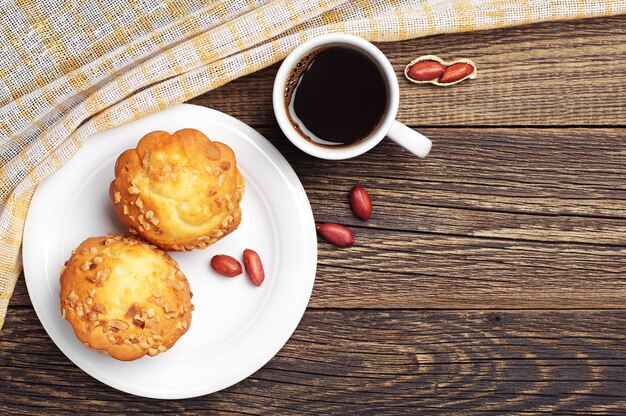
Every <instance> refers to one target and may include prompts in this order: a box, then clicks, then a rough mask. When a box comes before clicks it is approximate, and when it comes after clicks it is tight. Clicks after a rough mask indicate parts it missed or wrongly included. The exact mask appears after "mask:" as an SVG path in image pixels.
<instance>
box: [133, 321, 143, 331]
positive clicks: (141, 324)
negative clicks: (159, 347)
mask: <svg viewBox="0 0 626 416" xmlns="http://www.w3.org/2000/svg"><path fill="white" fill-rule="evenodd" d="M133 325H135V326H136V327H137V328H141V329H144V327H145V326H146V323H145V322H143V321H140V320H139V319H133Z"/></svg>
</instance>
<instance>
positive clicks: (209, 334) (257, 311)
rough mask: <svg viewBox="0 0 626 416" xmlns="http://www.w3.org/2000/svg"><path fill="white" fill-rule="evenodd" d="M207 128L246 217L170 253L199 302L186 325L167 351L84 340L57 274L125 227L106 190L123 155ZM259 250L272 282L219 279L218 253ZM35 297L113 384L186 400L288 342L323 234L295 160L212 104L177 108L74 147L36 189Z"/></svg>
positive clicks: (28, 244) (32, 213)
mask: <svg viewBox="0 0 626 416" xmlns="http://www.w3.org/2000/svg"><path fill="white" fill-rule="evenodd" d="M184 127H193V128H196V129H199V130H201V131H202V132H204V133H205V134H206V135H207V136H209V137H210V138H211V139H213V140H217V141H221V142H223V143H226V144H227V145H229V146H230V147H231V148H232V149H233V150H234V151H235V154H236V158H237V163H238V166H239V168H240V170H241V173H242V174H243V176H244V178H245V181H246V190H245V194H244V197H243V201H242V210H243V211H242V212H243V220H242V222H241V225H240V226H239V228H238V229H237V230H236V231H235V232H233V233H232V234H231V235H229V236H228V237H226V238H224V239H223V240H221V241H219V242H218V243H216V244H214V245H212V246H211V247H209V248H207V249H206V250H194V251H191V252H187V253H173V254H172V256H173V257H174V258H175V259H176V261H178V264H179V265H180V267H181V268H182V270H183V272H184V273H185V275H186V276H187V278H188V279H189V282H190V284H191V290H192V291H193V294H194V296H193V303H194V304H195V306H196V309H195V311H194V312H193V319H192V323H191V326H190V329H189V331H188V332H187V334H185V335H184V336H183V337H182V338H181V339H180V340H179V341H178V342H177V343H176V345H175V346H174V347H173V348H172V349H171V350H169V351H167V352H166V353H163V354H160V355H158V356H156V357H154V358H151V357H144V358H141V359H139V360H137V361H133V362H121V361H117V360H114V359H112V358H110V357H109V356H108V355H105V354H102V353H98V352H94V351H92V350H90V349H88V348H87V347H85V346H84V345H83V344H81V343H80V341H78V339H77V338H76V336H75V335H74V333H73V331H72V329H71V327H70V325H69V324H68V323H67V322H66V321H65V320H64V319H63V318H62V317H61V313H60V310H59V270H60V268H61V266H62V265H63V263H64V262H65V261H66V260H67V259H68V258H69V256H70V252H71V250H72V249H73V248H75V247H76V246H77V245H78V244H79V243H80V242H81V241H83V240H84V239H85V238H87V237H89V236H100V235H105V234H106V233H107V232H113V231H123V228H122V226H121V223H120V222H119V221H118V219H117V217H116V215H115V213H114V211H113V208H112V207H111V203H110V201H109V198H108V187H109V183H110V182H111V180H112V179H113V167H114V164H115V160H116V158H117V156H118V155H119V154H120V153H121V152H122V151H124V150H125V149H128V148H131V147H135V146H136V144H137V142H138V141H139V139H140V138H141V137H142V136H143V135H144V134H146V133H148V132H150V131H152V130H166V131H169V132H174V131H176V130H178V129H181V128H184ZM245 248H252V249H254V250H256V251H257V252H258V253H259V255H260V256H261V258H262V260H263V264H264V268H265V274H266V278H265V282H264V283H263V285H262V286H261V287H255V286H253V285H252V284H251V283H250V282H249V280H248V278H247V277H246V276H245V273H244V274H242V275H240V276H238V277H236V278H233V279H229V278H225V277H222V276H219V275H217V274H216V273H215V272H213V270H212V269H211V268H210V266H209V261H210V259H211V257H212V256H213V255H215V254H218V253H226V254H230V255H233V256H235V257H238V256H241V253H242V251H243V250H244V249H245ZM23 259H24V273H25V276H26V284H27V286H28V293H29V294H30V298H31V300H32V303H33V306H34V308H35V311H36V312H37V315H38V316H39V319H40V320H41V323H42V324H43V326H44V328H45V329H46V331H48V334H49V335H50V338H52V340H53V341H54V342H55V343H56V345H57V346H58V347H59V348H60V349H61V351H63V353H65V355H67V357H68V358H69V359H70V360H72V361H73V362H74V363H75V364H76V365H77V366H79V367H80V368H81V369H83V370H84V371H85V372H87V373H88V374H90V375H91V376H93V377H95V378H96V379H98V380H100V381H102V382H103V383H106V384H108V385H109V386H112V387H114V388H116V389H119V390H122V391H125V392H128V393H132V394H136V395H140V396H146V397H154V398H162V399H181V398H187V397H195V396H200V395H203V394H208V393H212V392H215V391H217V390H220V389H223V388H226V387H228V386H230V385H232V384H235V383H237V382H239V381H241V380H243V379H244V378H246V377H248V376H249V375H251V374H252V373H254V372H255V371H257V370H258V369H259V368H261V367H262V366H263V365H264V364H265V363H267V362H268V361H269V360H270V359H271V358H272V357H273V356H274V355H275V354H276V353H277V352H278V351H279V350H280V349H281V348H282V346H283V345H284V344H285V342H287V340H288V339H289V337H290V336H291V334H292V333H293V331H294V330H295V329H296V326H297V325H298V322H299V321H300V319H301V318H302V315H303V313H304V310H305V308H306V305H307V303H308V300H309V296H310V295H311V291H312V289H313V281H314V280H315V269H316V262H317V239H316V235H315V224H314V221H313V214H312V212H311V207H310V205H309V201H308V199H307V197H306V194H305V192H304V189H303V188H302V184H301V183H300V181H299V180H298V177H297V176H296V174H295V173H294V171H293V169H292V168H291V166H289V163H288V162H287V161H286V160H285V159H284V158H283V157H282V155H281V154H280V153H279V152H278V151H277V150H276V149H275V148H274V147H273V146H272V145H271V144H270V143H269V142H268V141H267V140H266V139H265V138H264V137H263V136H261V135H260V134H259V133H257V132H256V131H254V130H253V129H251V128H250V127H248V126H247V125H245V124H244V123H242V122H240V121H238V120H236V119H234V118H232V117H230V116H228V115H226V114H223V113H220V112H218V111H215V110H211V109H208V108H204V107H198V106H193V105H186V104H183V105H179V106H176V107H173V108H171V109H168V110H166V111H162V112H160V113H158V114H154V115H151V116H149V117H146V118H143V119H141V120H138V121H136V122H133V123H131V124H128V125H125V126H122V127H118V128H116V129H113V130H108V131H105V132H101V133H97V134H94V135H93V136H91V137H90V138H89V139H88V140H87V141H86V143H85V145H84V146H83V147H82V148H81V149H80V151H79V152H78V154H76V156H75V157H74V158H73V159H72V160H71V161H70V162H69V163H68V164H67V165H66V166H64V167H63V168H62V169H61V170H60V171H59V172H57V173H56V174H55V175H54V176H52V177H51V178H49V179H48V180H47V181H45V183H43V184H41V185H40V186H39V187H38V188H37V191H36V192H35V195H34V196H33V199H32V202H31V205H30V209H29V211H28V217H27V219H26V228H25V230H24V245H23Z"/></svg>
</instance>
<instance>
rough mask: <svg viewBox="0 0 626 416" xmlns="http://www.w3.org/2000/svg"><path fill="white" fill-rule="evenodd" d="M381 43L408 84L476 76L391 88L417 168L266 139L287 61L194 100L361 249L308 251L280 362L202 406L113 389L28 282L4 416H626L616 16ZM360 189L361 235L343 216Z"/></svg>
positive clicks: (625, 24) (19, 306)
mask: <svg viewBox="0 0 626 416" xmlns="http://www.w3.org/2000/svg"><path fill="white" fill-rule="evenodd" d="M379 46H380V48H381V49H382V50H383V52H385V53H386V54H387V56H389V58H390V59H391V61H392V63H393V64H394V67H395V68H396V70H397V72H398V75H399V77H401V72H402V70H403V68H404V65H405V64H406V63H407V62H408V61H410V60H411V59H413V58H415V57H417V56H419V55H424V54H430V53H435V54H438V55H440V56H441V57H443V58H445V59H452V58H456V57H468V58H472V59H474V60H475V62H477V64H478V68H479V77H478V78H477V79H476V80H474V81H470V82H466V83H463V84H461V85H459V86H457V87H452V88H436V87H432V86H415V85H413V84H409V83H408V82H403V79H402V78H400V90H401V97H402V98H401V100H402V104H401V107H400V112H399V115H398V117H399V118H400V120H401V121H403V122H405V123H408V124H410V125H412V126H421V127H420V131H422V132H423V133H424V134H426V135H427V136H429V137H430V138H431V139H433V142H434V148H433V151H432V153H431V155H430V156H429V157H428V158H427V159H426V160H418V159H417V158H415V157H413V156H411V155H409V154H407V153H406V152H405V151H404V150H402V149H400V148H399V147H398V146H396V145H394V144H393V143H388V142H384V143H382V144H381V145H379V146H378V147H376V148H375V149H374V150H372V151H371V152H369V153H368V154H366V155H364V156H362V157H359V158H357V159H354V160H350V161H342V162H329V161H322V160H318V159H313V158H311V157H308V156H306V155H304V154H303V153H302V152H300V151H299V150H297V149H296V148H295V147H294V146H293V145H291V144H290V143H289V142H288V141H287V140H286V139H285V138H284V136H283V135H282V133H280V131H279V130H278V129H277V127H276V125H275V120H274V116H273V112H272V108H271V89H272V83H273V77H274V75H275V73H276V71H277V68H278V65H274V66H273V67H271V68H268V69H266V70H263V71H259V72H258V73H255V74H252V75H250V76H247V77H244V78H242V79H239V80H236V81H234V82H232V83H230V84H228V85H226V86H224V87H222V88H219V89H217V90H215V91H212V92H210V93H207V94H205V95H203V96H201V97H198V98H196V99H194V100H192V101H191V102H192V103H195V104H200V105H205V106H208V107H213V108H215V109H218V110H221V111H224V112H226V113H229V114H231V115H233V116H235V117H238V118H240V119H241V120H243V121H244V122H246V123H248V124H250V125H252V126H253V127H256V128H257V129H258V130H259V131H260V132H261V133H262V134H263V135H265V136H266V137H267V138H268V139H269V140H270V141H271V142H272V143H273V144H274V145H275V146H276V147H277V148H278V149H279V150H280V151H281V153H283V154H284V155H285V157H286V158H287V159H288V160H289V162H290V163H291V164H292V166H293V167H294V169H295V170H296V172H297V174H298V175H299V177H300V178H301V180H302V183H303V185H304V187H305V189H306V191H307V194H308V196H309V199H310V201H311V205H312V208H313V212H314V213H315V217H316V221H318V222H328V221H332V222H339V223H343V224H346V225H347V226H349V227H350V228H352V229H353V231H354V233H355V236H356V239H357V244H356V245H355V246H353V247H351V248H349V249H342V250H340V249H336V248H334V247H332V246H330V245H329V244H327V243H325V242H321V243H320V244H319V265H318V273H317V279H316V283H315V288H314V291H313V295H312V298H311V302H310V305H309V306H310V308H309V309H308V310H307V312H306V314H305V317H304V319H303V321H302V323H301V324H300V326H299V327H298V329H297V330H296V332H295V334H294V335H293V337H292V338H291V340H290V341H289V342H288V343H287V345H286V346H285V347H284V348H283V349H282V350H281V352H280V353H279V354H278V355H277V356H276V357H275V358H274V359H272V360H271V361H270V362H269V363H268V364H267V365H266V366H265V367H264V368H263V369H261V370H259V371H258V372H257V373H256V374H254V375H253V376H252V377H250V378H248V379H246V380H244V381H243V382H241V383H239V384H237V385H235V386H233V387H231V388H229V389H227V390H225V391H222V392H218V393H216V394H213V395H210V396H205V397H200V398H196V399H190V400H180V401H160V400H150V399H142V398H137V397H134V396H129V395H126V394H123V393H119V392H117V391H115V390H114V389H112V388H109V387H107V386H105V385H103V384H101V383H99V382H97V381H95V380H94V379H92V378H91V377H89V376H87V375H86V374H85V373H84V372H82V370H80V369H78V368H77V367H75V366H74V365H73V364H71V363H70V362H69V361H68V359H67V358H66V357H65V356H64V355H63V354H62V353H61V352H60V351H59V350H58V349H57V348H56V346H55V345H54V344H53V343H52V341H51V340H50V339H49V338H48V336H47V335H46V334H45V331H44V330H43V328H42V327H41V324H40V323H39V321H38V320H37V318H36V316H35V313H34V311H33V310H32V306H31V305H30V301H29V300H28V295H27V293H26V289H25V286H24V282H23V277H21V278H20V281H19V282H18V285H17V287H16V290H15V294H14V296H13V299H12V301H11V305H10V310H9V315H8V319H7V322H6V323H5V326H4V328H3V330H2V332H0V414H24V415H32V414H84V413H89V414H95V413H98V414H100V413H102V414H104V413H110V414H122V413H125V414H129V413H130V414H132V413H136V414H157V413H169V414H207V413H209V414H233V413H238V414H297V415H308V414H332V413H334V414H364V415H365V414H372V415H381V414H411V415H414V414H429V415H430V414H439V413H444V414H454V415H459V414H542V413H549V414H563V415H571V414H579V415H595V414H603V415H604V414H626V407H625V406H626V403H625V392H626V365H625V360H626V339H625V336H626V329H625V328H626V309H625V308H626V141H625V140H624V137H625V136H624V134H625V133H624V132H625V130H624V129H623V127H624V126H625V125H626V82H624V79H626V16H621V17H614V18H606V19H593V20H579V21H572V22H562V23H550V24H540V25H531V26H525V27H518V28H511V29H506V30H499V31H490V32H479V33H465V34H458V35H445V36H436V37H430V38H423V39H415V40H411V41H406V42H396V43H384V44H380V45H379ZM531 126H542V127H541V128H529V127H531ZM497 127H499V128H497ZM507 127H508V128H507ZM548 127H549V128H548ZM583 127H587V128H583ZM589 127H592V128H589ZM259 174H262V172H260V173H259ZM356 182H360V183H361V184H362V185H364V186H365V187H366V188H367V189H368V191H369V192H370V194H371V196H372V199H373V202H374V206H375V209H374V214H373V217H372V219H371V220H370V221H369V222H367V223H364V222H361V221H360V220H358V219H357V218H355V217H354V215H353V214H352V212H351V211H350V208H349V205H348V199H347V195H348V191H349V189H350V188H351V187H352V186H353V185H354V183H356ZM244 215H245V214H244ZM210 254H211V250H207V251H206V256H207V263H208V259H209V257H210Z"/></svg>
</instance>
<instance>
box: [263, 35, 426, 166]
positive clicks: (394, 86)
mask: <svg viewBox="0 0 626 416" xmlns="http://www.w3.org/2000/svg"><path fill="white" fill-rule="evenodd" d="M324 45H348V46H351V47H356V48H358V49H360V50H361V51H363V52H365V53H366V54H367V55H369V56H370V57H371V58H372V59H373V60H374V61H375V62H376V63H377V64H378V66H379V67H380V69H381V70H382V72H383V75H384V77H385V80H386V82H387V92H388V100H389V101H388V105H387V112H386V113H385V115H384V116H383V120H382V122H381V123H380V124H379V125H378V127H377V128H376V130H374V131H373V132H372V133H371V134H370V135H369V136H368V137H366V138H365V139H362V140H359V141H358V142H356V143H354V144H352V145H348V146H337V147H334V148H333V147H328V146H320V145H317V144H314V143H312V142H311V141H309V140H307V139H305V138H304V137H302V136H301V134H300V133H299V132H298V131H297V130H296V129H295V128H294V127H293V125H292V123H291V121H290V119H289V116H288V114H287V111H288V110H287V108H286V106H285V86H286V82H287V79H288V77H289V73H290V71H291V69H292V68H293V67H294V65H296V64H297V63H298V61H299V60H300V59H301V58H302V57H304V56H305V55H307V53H309V52H310V51H312V50H314V49H317V48H319V47H321V46H324ZM399 103H400V91H399V88H398V78H397V77H396V73H395V71H394V70H393V67H392V66H391V63H390V62H389V60H388V59H387V57H386V56H385V55H384V54H383V53H382V52H381V51H380V49H378V48H377V47H376V46H374V45H372V44H371V43H370V42H368V41H366V40H365V39H362V38H359V37H357V36H353V35H347V34H328V35H321V36H318V37H315V38H313V39H310V40H308V41H306V42H304V43H303V44H302V45H300V46H298V47H297V48H296V49H294V50H293V51H292V52H291V53H290V54H289V55H288V56H287V57H286V58H285V60H284V62H283V64H282V65H281V66H280V69H279V70H278V74H276V80H275V81H274V92H273V104H274V114H275V115H276V119H277V120H278V125H279V126H280V128H281V129H282V131H283V133H285V136H287V138H288V139H289V140H290V141H291V142H292V143H293V144H294V145H296V146H297V147H298V148H300V150H302V151H304V152H306V153H308V154H310V155H312V156H315V157H319V158H321V159H331V160H340V159H349V158H352V157H356V156H359V155H361V154H363V153H365V152H367V151H368V150H370V149H371V148H373V147H374V146H376V145H377V144H378V143H380V141H381V140H382V139H383V138H385V137H389V138H390V139H391V140H393V141H395V142H396V143H398V144H399V145H400V146H402V147H404V148H405V149H407V150H408V151H409V152H411V153H413V154H415V155H417V156H419V157H422V158H424V157H426V156H428V153H429V152H430V149H431V147H432V142H431V141H430V140H429V139H428V138H427V137H425V136H423V135H421V134H420V133H418V132H416V131H415V130H412V129H411V128H409V127H407V126H405V125H404V124H402V123H400V122H399V121H397V120H396V114H397V113H398V105H399Z"/></svg>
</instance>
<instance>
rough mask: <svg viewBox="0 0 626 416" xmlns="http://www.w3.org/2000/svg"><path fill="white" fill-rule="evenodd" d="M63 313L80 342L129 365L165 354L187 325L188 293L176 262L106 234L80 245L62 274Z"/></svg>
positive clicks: (135, 242) (151, 248)
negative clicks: (129, 362)
mask: <svg viewBox="0 0 626 416" xmlns="http://www.w3.org/2000/svg"><path fill="white" fill-rule="evenodd" d="M60 298H61V313H62V315H63V317H64V318H65V319H66V320H67V321H68V322H69V323H70V325H72V328H73V329H74V332H75V333H76V336H77V337H78V339H79V340H80V341H81V342H83V343H84V344H85V345H86V346H87V347H90V348H92V349H94V350H101V351H106V352H107V353H109V354H110V355H111V356H112V357H113V358H117V359H118V360H123V361H129V360H135V359H137V358H140V357H143V356H144V355H146V354H147V355H150V356H154V355H157V354H159V353H161V352H165V351H167V350H168V349H169V348H171V347H172V346H173V345H174V344H175V343H176V341H177V340H178V339H179V338H180V337H181V336H183V335H184V334H185V332H187V329H189V325H190V324H191V311H192V310H193V305H192V304H191V292H190V291H189V283H188V282H187V278H186V277H185V275H184V274H183V273H182V272H181V271H180V269H179V268H178V264H176V261H174V259H172V258H171V257H170V256H169V255H168V254H167V253H165V252H163V251H161V250H159V249H158V248H156V247H155V246H153V245H150V244H147V243H145V242H143V241H141V240H138V239H135V238H134V237H130V236H123V235H113V234H109V235H107V236H106V237H91V238H88V239H87V240H85V241H83V242H82V243H81V244H80V245H79V246H78V248H76V250H74V251H73V252H72V256H71V257H70V259H69V260H68V261H67V262H66V263H65V266H64V270H63V271H62V272H61V293H60Z"/></svg>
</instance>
